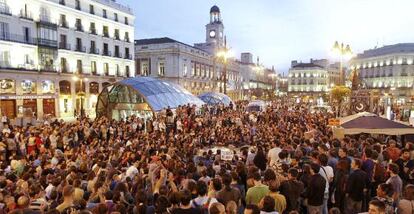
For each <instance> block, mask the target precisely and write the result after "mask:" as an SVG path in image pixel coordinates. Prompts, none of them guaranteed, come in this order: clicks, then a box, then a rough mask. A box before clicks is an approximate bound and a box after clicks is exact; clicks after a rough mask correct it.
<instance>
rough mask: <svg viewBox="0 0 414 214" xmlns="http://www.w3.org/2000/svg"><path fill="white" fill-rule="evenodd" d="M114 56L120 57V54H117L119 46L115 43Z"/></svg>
mask: <svg viewBox="0 0 414 214" xmlns="http://www.w3.org/2000/svg"><path fill="white" fill-rule="evenodd" d="M115 57H121V55H120V54H119V46H118V45H115Z"/></svg>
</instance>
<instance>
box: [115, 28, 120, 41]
mask: <svg viewBox="0 0 414 214" xmlns="http://www.w3.org/2000/svg"><path fill="white" fill-rule="evenodd" d="M114 37H115V39H116V40H119V38H120V37H119V29H115V33H114Z"/></svg>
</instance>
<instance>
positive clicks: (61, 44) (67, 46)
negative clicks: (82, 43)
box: [59, 42, 71, 50]
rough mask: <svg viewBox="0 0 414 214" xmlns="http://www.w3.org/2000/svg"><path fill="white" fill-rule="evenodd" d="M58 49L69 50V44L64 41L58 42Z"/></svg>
mask: <svg viewBox="0 0 414 214" xmlns="http://www.w3.org/2000/svg"><path fill="white" fill-rule="evenodd" d="M59 49H64V50H71V48H70V44H68V43H65V42H59Z"/></svg>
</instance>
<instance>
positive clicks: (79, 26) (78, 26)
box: [75, 24, 83, 32]
mask: <svg viewBox="0 0 414 214" xmlns="http://www.w3.org/2000/svg"><path fill="white" fill-rule="evenodd" d="M75 30H76V31H79V32H83V26H82V25H80V24H76V25H75Z"/></svg>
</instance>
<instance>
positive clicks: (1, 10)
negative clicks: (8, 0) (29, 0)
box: [0, 5, 12, 16]
mask: <svg viewBox="0 0 414 214" xmlns="http://www.w3.org/2000/svg"><path fill="white" fill-rule="evenodd" d="M0 14H4V15H8V16H11V15H12V13H11V10H10V8H9V7H8V6H7V5H6V7H3V8H0Z"/></svg>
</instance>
